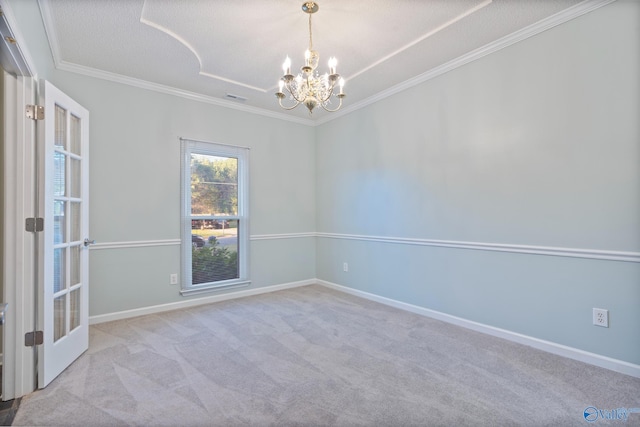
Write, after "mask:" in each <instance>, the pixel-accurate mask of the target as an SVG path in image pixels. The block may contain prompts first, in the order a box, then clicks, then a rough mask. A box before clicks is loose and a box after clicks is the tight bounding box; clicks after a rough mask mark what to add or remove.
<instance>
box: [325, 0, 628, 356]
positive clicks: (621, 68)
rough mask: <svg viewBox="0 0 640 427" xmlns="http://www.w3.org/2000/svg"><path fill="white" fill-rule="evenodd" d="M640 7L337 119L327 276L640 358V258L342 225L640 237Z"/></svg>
mask: <svg viewBox="0 0 640 427" xmlns="http://www.w3.org/2000/svg"><path fill="white" fill-rule="evenodd" d="M639 16H640V4H639V3H638V2H631V1H624V0H621V1H618V2H615V3H613V4H610V5H608V6H605V7H603V8H601V9H598V10H596V11H594V12H592V13H589V14H587V15H584V16H582V17H580V18H577V19H575V20H573V21H571V22H568V23H566V24H564V25H562V26H559V27H556V28H553V29H551V30H548V31H546V32H544V33H542V34H539V35H537V36H535V37H533V38H530V39H527V40H525V41H523V42H521V43H518V44H516V45H513V46H511V47H509V48H506V49H503V50H501V51H499V52H497V53H495V54H492V55H490V56H487V57H484V58H482V59H480V60H478V61H475V62H473V63H470V64H468V65H466V66H463V67H461V68H457V69H455V70H453V71H450V72H449V73H447V74H444V75H442V76H440V77H437V78H435V79H432V80H430V81H428V82H425V83H423V84H421V85H419V86H417V87H415V88H412V89H411V90H409V91H406V92H403V93H399V94H396V95H394V96H392V97H390V98H387V99H385V100H383V101H381V102H378V103H376V104H374V105H371V106H369V107H367V108H365V109H361V110H358V111H356V112H353V113H351V114H349V115H347V116H345V117H341V118H339V119H337V120H334V121H331V122H328V123H326V124H324V125H322V126H320V127H319V129H318V132H317V148H316V150H317V172H318V177H319V179H318V181H317V198H318V199H317V207H318V212H317V219H318V220H317V221H318V222H317V223H318V232H320V233H331V234H333V236H332V238H319V239H318V244H317V256H318V264H317V273H318V278H320V279H324V280H327V281H330V282H333V283H337V284H340V285H344V286H348V287H352V288H354V289H358V290H362V291H366V292H370V293H373V294H376V295H381V296H384V297H389V298H393V299H396V300H399V301H403V302H407V303H411V304H415V305H418V306H422V307H426V308H430V309H434V310H438V311H440V312H443V313H447V314H451V315H455V316H459V317H462V318H465V319H469V320H472V321H477V322H481V323H484V324H487V325H490V326H495V327H499V328H504V329H507V330H511V331H514V332H518V333H522V334H526V335H529V336H532V337H536V338H540V339H544V340H549V341H552V342H556V343H560V344H564V345H568V346H571V347H575V348H579V349H584V350H587V351H591V352H595V353H598V354H602V355H606V356H610V357H614V358H617V359H621V360H626V361H629V362H633V363H640V339H638V337H640V309H639V307H640V265H639V264H637V263H630V262H616V261H604V260H588V259H576V258H567V257H556V256H541V255H529V254H521V253H503V252H489V251H480V250H464V249H453V248H444V247H425V246H415V245H403V244H391V243H382V242H379V241H366V242H365V241H354V240H348V239H345V238H336V237H341V236H336V234H351V235H364V236H387V237H399V238H415V239H435V240H449V241H465V242H478V243H503V244H513V245H533V246H545V247H560V248H582V249H594V250H611V251H634V252H638V251H640V221H639V220H638V218H640V173H639V172H640V168H639V160H640V132H639V131H638V129H639V125H638V117H640V108H639V101H640V97H639V94H640V90H639V85H638V82H639V79H638V76H639V75H640V69H639V68H640V67H639V65H640V32H639V24H640V21H639V18H638V17H639ZM342 237H344V236H342ZM343 262H348V263H349V272H348V273H345V272H343V271H342V265H343ZM593 307H600V308H607V309H609V310H610V322H611V324H610V328H608V329H604V328H598V327H595V326H592V325H591V315H592V313H591V310H592V308H593Z"/></svg>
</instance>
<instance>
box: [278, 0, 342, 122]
mask: <svg viewBox="0 0 640 427" xmlns="http://www.w3.org/2000/svg"><path fill="white" fill-rule="evenodd" d="M319 8H320V7H319V6H318V3H316V2H313V1H307V2H304V3H303V4H302V11H303V12H304V13H307V14H308V15H309V49H307V50H306V52H305V53H304V66H302V67H300V73H299V74H298V75H297V76H294V75H293V74H291V59H289V57H288V56H287V59H285V61H284V64H282V70H283V71H284V75H283V76H282V77H281V78H280V81H279V82H278V84H279V90H278V92H276V97H277V98H278V103H279V104H280V106H281V107H282V108H284V109H285V110H293V109H294V108H296V107H297V106H298V105H299V104H304V105H305V106H306V107H307V108H308V109H309V115H311V114H312V113H313V109H314V108H316V107H318V106H320V107H322V108H323V109H325V110H326V111H329V112H334V111H338V110H339V109H340V107H342V99H343V98H344V97H345V96H346V95H345V94H344V92H343V87H344V79H343V78H340V74H338V73H337V72H336V65H337V64H338V61H337V60H336V58H334V57H331V58H329V72H328V73H324V74H323V75H320V74H319V73H318V71H317V70H316V68H317V66H318V61H319V60H320V55H319V54H318V52H316V51H315V50H313V36H312V33H311V15H313V14H314V13H316V12H317V11H318V9H319ZM336 83H338V85H339V87H340V92H339V93H337V94H335V95H334V93H333V90H334V87H335V85H336ZM284 89H286V90H287V92H288V93H289V99H290V100H292V101H293V103H294V104H293V105H291V106H288V107H287V106H285V105H283V104H282V99H283V98H285V97H286V95H285V94H284V92H283V90H284ZM332 95H334V96H335V97H337V98H338V100H339V104H338V106H337V107H335V108H333V109H331V108H330V107H329V104H331V96H332Z"/></svg>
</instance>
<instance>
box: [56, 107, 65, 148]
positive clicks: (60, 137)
mask: <svg viewBox="0 0 640 427" xmlns="http://www.w3.org/2000/svg"><path fill="white" fill-rule="evenodd" d="M54 132H55V141H54V144H55V146H56V148H60V149H63V150H64V149H66V148H67V110H65V109H64V108H62V107H61V106H59V105H56V121H55V130H54Z"/></svg>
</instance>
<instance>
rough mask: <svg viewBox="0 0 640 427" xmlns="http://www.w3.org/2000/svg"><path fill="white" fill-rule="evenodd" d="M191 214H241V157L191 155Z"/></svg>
mask: <svg viewBox="0 0 640 427" xmlns="http://www.w3.org/2000/svg"><path fill="white" fill-rule="evenodd" d="M191 214H192V215H216V216H226V215H232V216H235V215H238V159H236V158H233V157H218V156H208V155H203V154H191Z"/></svg>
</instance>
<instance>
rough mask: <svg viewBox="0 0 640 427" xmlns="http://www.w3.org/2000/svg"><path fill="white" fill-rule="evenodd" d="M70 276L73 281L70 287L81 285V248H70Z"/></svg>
mask: <svg viewBox="0 0 640 427" xmlns="http://www.w3.org/2000/svg"><path fill="white" fill-rule="evenodd" d="M69 255H70V257H69V258H70V259H69V270H70V271H69V275H70V279H71V281H70V282H71V283H70V284H69V285H70V286H74V285H77V284H78V283H80V280H81V279H80V278H81V275H80V273H81V269H82V267H81V265H80V246H71V247H70V248H69Z"/></svg>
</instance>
